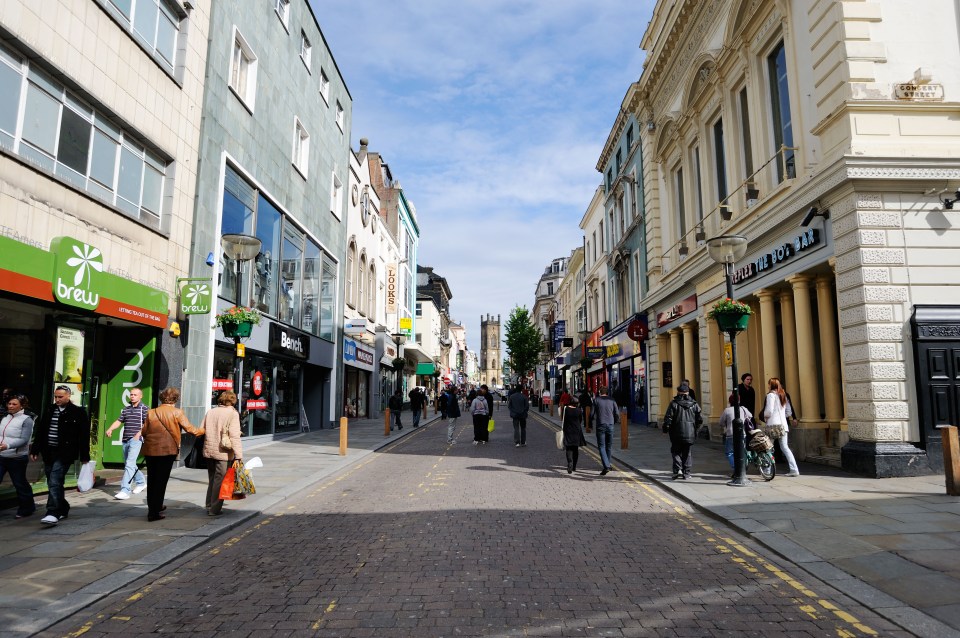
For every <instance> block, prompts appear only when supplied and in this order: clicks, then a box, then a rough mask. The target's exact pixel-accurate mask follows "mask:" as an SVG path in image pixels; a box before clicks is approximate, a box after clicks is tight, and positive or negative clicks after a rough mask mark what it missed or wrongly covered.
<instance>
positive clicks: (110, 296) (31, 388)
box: [0, 237, 175, 465]
mask: <svg viewBox="0 0 960 638" xmlns="http://www.w3.org/2000/svg"><path fill="white" fill-rule="evenodd" d="M110 257H111V258H112V259H116V256H114V255H110ZM109 266H110V261H108V259H107V258H106V256H105V255H104V254H103V253H102V252H101V251H100V249H99V248H97V247H96V246H93V245H90V244H86V243H84V242H81V241H79V240H76V239H73V238H70V237H57V238H55V239H53V241H52V242H51V243H50V249H49V250H44V249H43V248H42V247H39V246H36V245H32V244H27V243H22V242H19V241H17V240H15V239H12V238H9V237H0V315H2V316H3V317H4V320H3V322H2V323H3V326H2V328H0V335H2V339H0V342H2V344H3V347H2V348H0V382H2V384H3V387H4V388H9V389H11V390H14V391H16V392H20V393H23V394H25V395H26V396H27V398H28V399H29V400H30V404H31V409H32V410H33V411H34V412H36V413H38V414H39V413H42V412H44V411H45V410H46V409H47V408H48V406H49V404H50V403H51V402H52V399H51V398H52V396H53V390H54V388H55V387H56V386H58V385H66V386H68V387H69V388H70V389H71V390H72V392H73V395H72V400H73V401H74V403H76V404H78V405H80V406H82V407H84V408H85V409H86V410H87V412H88V413H89V414H90V417H91V441H90V443H91V446H90V449H91V457H92V458H94V459H95V460H97V461H98V463H100V464H101V465H102V464H103V463H122V462H123V451H122V447H121V443H120V437H121V436H122V432H121V431H120V430H118V431H117V433H116V435H115V436H113V437H111V438H106V437H105V436H104V434H103V431H104V429H105V427H106V426H108V425H109V424H110V423H112V422H113V421H114V420H115V419H116V418H117V416H119V414H120V411H121V410H122V409H123V408H124V407H125V406H126V405H128V404H129V396H130V390H131V389H133V388H134V387H139V388H141V389H142V390H143V401H144V403H146V404H148V405H153V404H154V403H155V397H156V395H157V391H158V389H159V388H158V387H157V386H158V384H159V383H161V382H163V383H167V382H170V379H169V376H168V373H167V367H166V366H165V365H164V362H163V359H164V357H163V356H162V352H161V350H162V348H163V347H165V346H166V347H171V344H169V343H165V342H164V337H163V335H164V332H163V331H164V329H165V328H166V327H167V322H168V316H167V313H168V303H169V296H168V295H167V293H165V292H163V291H161V290H157V289H155V288H151V287H149V286H146V285H143V284H139V283H136V282H133V281H130V280H129V279H128V278H126V277H121V276H119V275H117V274H114V273H111V272H109V271H108V270H107V269H108V267H109ZM174 343H175V342H174Z"/></svg>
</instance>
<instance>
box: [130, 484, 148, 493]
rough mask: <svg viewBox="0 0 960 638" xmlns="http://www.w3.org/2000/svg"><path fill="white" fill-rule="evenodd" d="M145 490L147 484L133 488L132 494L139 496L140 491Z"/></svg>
mask: <svg viewBox="0 0 960 638" xmlns="http://www.w3.org/2000/svg"><path fill="white" fill-rule="evenodd" d="M145 489H147V484H146V483H144V484H143V485H137V486H136V487H134V488H133V493H134V494H139V493H140V492H142V491H143V490H145Z"/></svg>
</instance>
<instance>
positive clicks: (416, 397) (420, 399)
mask: <svg viewBox="0 0 960 638" xmlns="http://www.w3.org/2000/svg"><path fill="white" fill-rule="evenodd" d="M426 400H427V395H426V394H424V392H423V390H421V389H420V388H419V387H417V388H414V389H413V390H411V391H410V415H411V416H410V418H411V419H413V427H415V428H418V427H420V413H421V412H423V404H424V403H426Z"/></svg>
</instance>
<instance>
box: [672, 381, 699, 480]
mask: <svg viewBox="0 0 960 638" xmlns="http://www.w3.org/2000/svg"><path fill="white" fill-rule="evenodd" d="M702 423H703V415H702V414H701V412H700V406H699V405H697V402H696V401H694V400H693V399H691V398H690V386H689V385H688V384H687V383H686V382H684V383H681V384H680V387H679V388H677V396H675V397H674V398H673V401H671V402H670V406H669V407H668V408H667V413H666V414H665V415H664V416H663V431H664V432H669V433H670V454H671V455H672V456H673V480H677V479H678V478H681V477H682V478H684V479H688V478H690V473H691V471H692V469H693V459H692V458H690V446H692V445H693V443H694V441H696V440H697V428H698V427H700V425H701V424H702Z"/></svg>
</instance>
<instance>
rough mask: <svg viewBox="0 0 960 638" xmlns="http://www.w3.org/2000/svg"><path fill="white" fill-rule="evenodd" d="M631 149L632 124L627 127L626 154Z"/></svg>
mask: <svg viewBox="0 0 960 638" xmlns="http://www.w3.org/2000/svg"><path fill="white" fill-rule="evenodd" d="M631 148H633V124H631V125H630V126H628V127H627V152H628V153H629V152H630V149H631Z"/></svg>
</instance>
